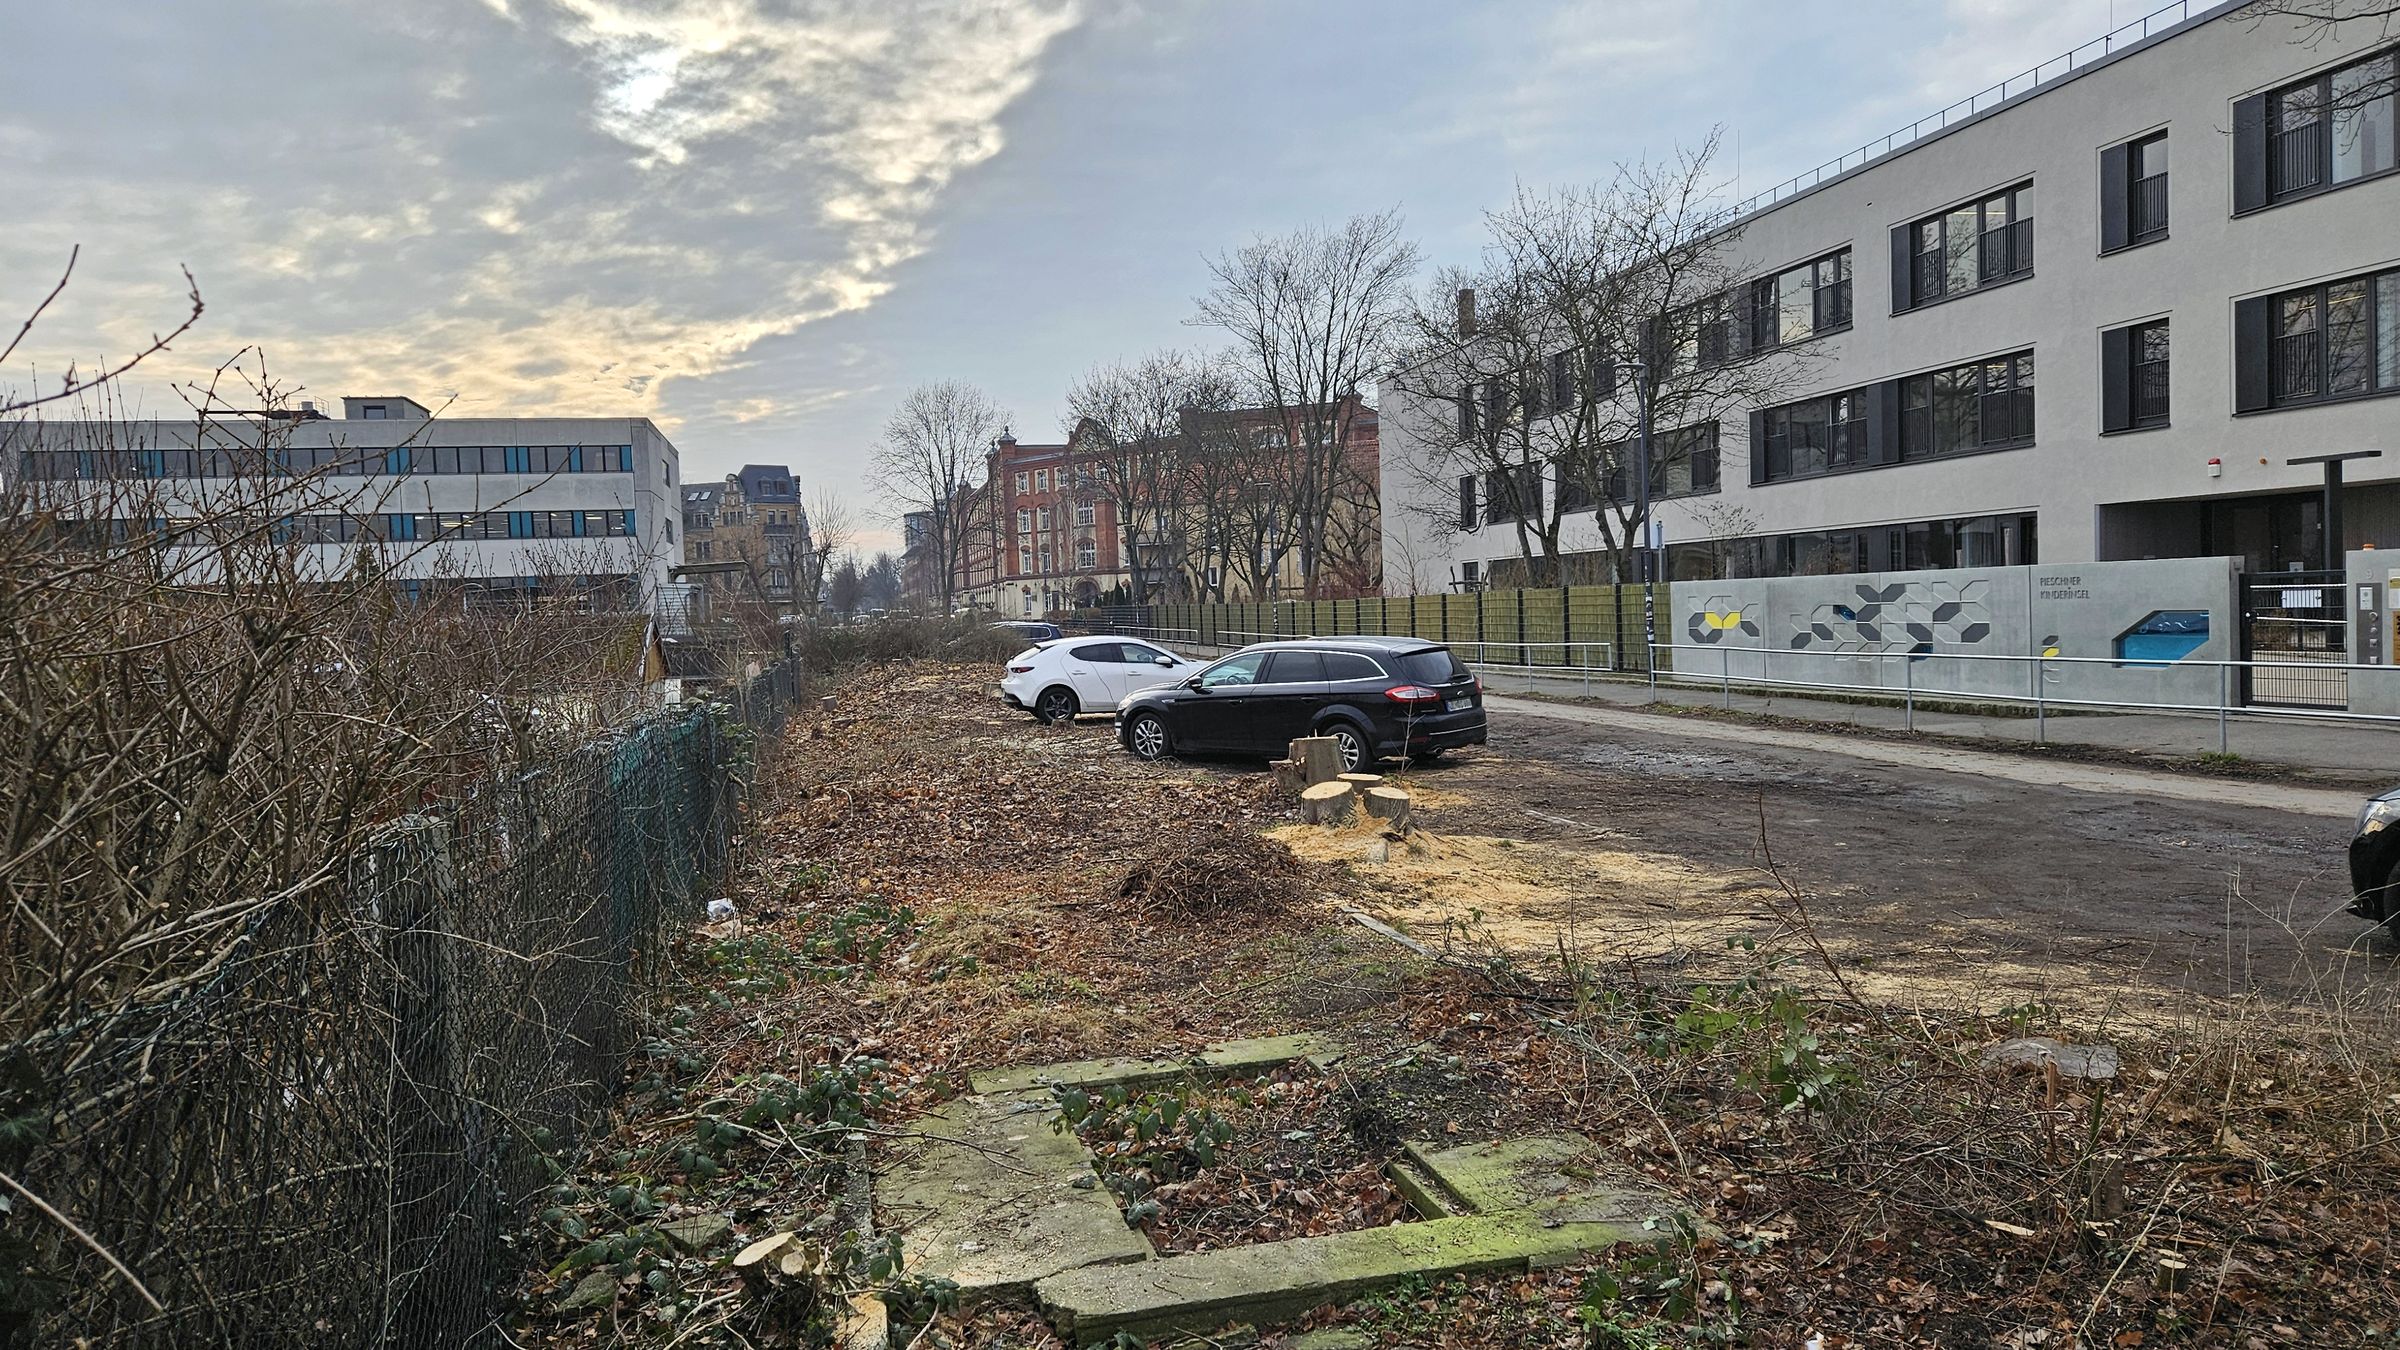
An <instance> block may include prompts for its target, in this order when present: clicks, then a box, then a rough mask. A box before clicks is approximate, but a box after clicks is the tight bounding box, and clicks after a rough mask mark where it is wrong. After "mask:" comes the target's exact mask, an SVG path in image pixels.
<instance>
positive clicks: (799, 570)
mask: <svg viewBox="0 0 2400 1350" xmlns="http://www.w3.org/2000/svg"><path fill="white" fill-rule="evenodd" d="M683 532H684V549H683V556H684V566H683V575H684V576H685V577H686V578H687V579H689V580H690V581H692V582H694V583H696V584H698V585H700V586H701V587H703V588H704V589H705V590H706V591H707V593H708V596H709V600H710V602H711V603H712V604H713V605H714V606H715V607H716V609H717V610H718V612H724V608H725V606H726V605H728V604H733V603H754V604H761V605H764V606H766V607H767V608H768V609H769V610H770V611H772V612H774V613H776V614H779V615H780V614H795V613H799V612H801V611H802V610H804V609H808V608H810V607H812V606H813V605H814V604H815V602H816V599H817V597H816V596H815V595H814V594H808V593H804V592H806V591H807V590H808V588H809V585H810V583H811V582H812V581H813V578H812V576H811V575H810V573H811V568H810V543H809V532H808V512H807V511H806V510H805V509H803V508H802V507H801V505H800V488H799V479H797V478H795V477H794V476H793V475H792V471H791V469H790V467H789V466H786V465H782V464H745V465H743V466H742V468H741V471H740V472H739V473H729V474H727V475H725V479H724V481H723V482H722V483H703V484H696V485H687V486H686V487H685V488H684V489H683Z"/></svg>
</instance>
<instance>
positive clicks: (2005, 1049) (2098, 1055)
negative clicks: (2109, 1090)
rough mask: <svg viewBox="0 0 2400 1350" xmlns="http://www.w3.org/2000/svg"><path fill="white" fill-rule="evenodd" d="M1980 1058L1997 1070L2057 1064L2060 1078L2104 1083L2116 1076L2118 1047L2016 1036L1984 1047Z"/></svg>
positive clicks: (2040, 1037)
mask: <svg viewBox="0 0 2400 1350" xmlns="http://www.w3.org/2000/svg"><path fill="white" fill-rule="evenodd" d="M1981 1058H1982V1060H1983V1062H1984V1063H1985V1064H1987V1065H1991V1066H1993V1067H1996V1068H2007V1069H2040V1068H2043V1067H2045V1066H2049V1065H2056V1066H2057V1067H2058V1076H2059V1077H2061V1078H2080V1079H2083V1080H2085V1081H2086V1082H2106V1081H2108V1080H2110V1079H2112V1078H2115V1077H2116V1076H2117V1047H2115V1046H2113V1045H2074V1044H2070V1043H2068V1042H2066V1041H2059V1040H2053V1039H2051V1038H2050V1037H2048V1036H2019V1037H2017V1038H2016V1039H2014V1040H2007V1041H2001V1042H1999V1043H1998V1044H1996V1045H1989V1046H1986V1047H1984V1050H1983V1054H1982V1056H1981Z"/></svg>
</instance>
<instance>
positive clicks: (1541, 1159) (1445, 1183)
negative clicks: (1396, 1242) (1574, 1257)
mask: <svg viewBox="0 0 2400 1350" xmlns="http://www.w3.org/2000/svg"><path fill="white" fill-rule="evenodd" d="M1401 1161H1402V1162H1404V1163H1409V1164H1414V1165H1415V1166H1416V1167H1417V1168H1418V1169H1420V1170H1421V1171H1422V1172H1423V1173H1424V1174H1425V1175H1427V1176H1429V1177H1431V1178H1432V1179H1433V1180H1434V1181H1435V1182H1436V1183H1438V1184H1439V1186H1440V1188H1441V1190H1442V1191H1443V1192H1446V1193H1447V1196H1448V1198H1449V1199H1451V1200H1452V1201H1454V1202H1455V1203H1454V1204H1453V1205H1452V1206H1451V1208H1453V1210H1454V1211H1456V1212H1464V1213H1473V1214H1500V1213H1506V1212H1508V1211H1512V1210H1524V1211H1528V1212H1531V1213H1533V1214H1536V1215H1539V1216H1541V1217H1543V1218H1546V1219H1551V1220H1556V1221H1560V1222H1570V1223H1615V1224H1622V1223H1633V1224H1639V1223H1640V1222H1641V1221H1642V1220H1644V1219H1646V1218H1649V1217H1651V1216H1653V1215H1656V1214H1661V1213H1664V1212H1665V1211H1666V1210H1668V1209H1670V1208H1672V1207H1673V1205H1672V1202H1671V1201H1670V1200H1669V1199H1668V1198H1667V1197H1665V1196H1663V1195H1660V1194H1657V1193H1656V1192H1654V1191H1653V1190H1652V1189H1651V1188H1650V1187H1649V1186H1648V1185H1647V1184H1646V1183H1645V1182H1644V1181H1643V1180H1642V1179H1641V1178H1640V1177H1639V1176H1637V1175H1635V1174H1634V1173H1632V1172H1630V1171H1627V1170H1626V1169H1624V1168H1622V1167H1618V1166H1617V1165H1615V1164H1613V1163H1611V1162H1609V1161H1608V1159H1607V1157H1606V1156H1605V1155H1603V1154H1602V1153H1601V1152H1600V1149H1599V1147H1598V1146H1597V1145H1595V1144H1593V1143H1592V1141H1591V1140H1589V1139H1586V1138H1584V1137H1583V1136H1582V1135H1579V1134H1534V1135H1523V1136H1520V1137H1518V1138H1515V1139H1501V1140H1495V1141H1493V1142H1491V1143H1484V1144H1461V1145H1456V1146H1453V1147H1448V1148H1439V1147H1436V1146H1434V1145H1432V1144H1427V1143H1412V1144H1409V1145H1408V1146H1406V1147H1405V1148H1404V1149H1403V1150H1402V1151H1401Z"/></svg>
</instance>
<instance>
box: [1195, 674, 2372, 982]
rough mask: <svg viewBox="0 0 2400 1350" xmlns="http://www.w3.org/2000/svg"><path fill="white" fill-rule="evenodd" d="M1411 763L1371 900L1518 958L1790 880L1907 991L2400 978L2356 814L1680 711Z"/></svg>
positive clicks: (1624, 944) (1709, 911)
mask: <svg viewBox="0 0 2400 1350" xmlns="http://www.w3.org/2000/svg"><path fill="white" fill-rule="evenodd" d="M1214 767H1216V768H1217V769H1218V770H1220V771H1222V772H1225V773H1228V774H1240V773H1243V772H1245V771H1246V769H1247V766H1246V765H1244V764H1242V763H1240V762H1238V761H1224V762H1219V763H1217V764H1216V765H1215V766H1214ZM1407 781H1408V782H1409V783H1410V784H1411V785H1412V786H1413V787H1415V788H1416V789H1417V790H1418V792H1419V793H1420V797H1421V801H1420V806H1421V811H1420V819H1421V822H1422V823H1423V824H1424V826H1425V827H1426V828H1427V829H1428V830H1429V831H1430V832H1431V834H1432V842H1431V843H1430V845H1429V847H1427V848H1425V849H1421V850H1419V851H1416V852H1414V853H1411V854H1409V855H1407V856H1398V857H1394V858H1393V859H1392V860H1391V861H1390V862H1389V863H1388V864H1387V865H1384V866H1380V867H1377V866H1367V867H1362V868H1361V869H1360V874H1361V876H1362V877H1363V878H1364V879H1365V880H1366V882H1367V884H1368V886H1369V888H1370V891H1371V893H1372V894H1373V896H1374V907H1375V908H1376V910H1377V911H1378V912H1379V913H1382V914H1384V915H1385V916H1387V917H1390V918H1392V919H1394V920H1395V921H1399V922H1403V923H1405V924H1407V925H1408V926H1410V927H1411V928H1412V931H1417V930H1423V929H1426V928H1433V929H1437V930H1438V929H1440V928H1442V927H1443V926H1444V925H1445V924H1448V925H1451V926H1453V927H1454V928H1455V929H1457V930H1459V936H1460V937H1461V938H1462V939H1470V940H1471V939H1472V938H1473V937H1474V936H1477V935H1479V936H1480V937H1482V938H1483V939H1484V940H1489V941H1496V942H1498V943H1500V944H1501V945H1503V946H1506V947H1508V948H1509V949H1511V950H1513V951H1518V952H1527V951H1531V952H1541V951H1545V950H1550V949H1553V948H1554V947H1555V946H1556V945H1557V943H1558V942H1560V941H1561V940H1564V941H1566V942H1567V943H1569V944H1570V945H1571V946H1574V947H1577V948H1579V949H1581V950H1583V951H1585V952H1587V953H1589V954H1590V955H1592V956H1593V957H1594V958H1596V959H1603V960H1618V961H1623V960H1634V961H1641V960H1652V961H1656V960H1661V959H1672V960H1677V961H1684V960H1689V959H1691V958H1692V956H1693V954H1694V952H1695V951H1698V950H1705V949H1708V948H1716V947H1721V946H1722V945H1723V944H1724V942H1725V941H1726V940H1728V939H1734V940H1741V939H1748V940H1752V941H1763V940H1767V939H1769V938H1770V937H1772V936H1773V935H1775V934H1777V933H1779V932H1783V931H1786V930H1787V929H1788V928H1789V926H1790V924H1791V923H1792V922H1793V920H1794V918H1795V913H1794V906H1793V905H1792V904H1791V903H1790V899H1789V897H1788V896H1787V894H1786V891H1787V886H1786V883H1788V885H1789V888H1790V889H1796V890H1798V891H1801V892H1803V893H1805V896H1806V901H1805V909H1806V913H1807V916H1808V918H1809V919H1810V920H1812V921H1813V926H1814V928H1815V931H1816V932H1817V934H1818V936H1819V937H1820V938H1821V939H1822V940H1823V941H1824V943H1825V945H1826V946H1827V947H1828V948H1829V949H1830V951H1831V952H1832V953H1833V954H1834V955H1835V956H1837V957H1838V958H1839V959H1840V960H1841V962H1842V964H1843V965H1844V966H1845V967H1847V968H1848V969H1849V971H1850V973H1851V976H1852V978H1853V979H1854V980H1855V981H1856V982H1857V984H1858V986H1859V987H1860V988H1861V989H1863V990H1866V991H1869V992H1872V993H1873V994H1875V995H1876V996H1877V997H1883V998H1890V999H1893V1000H1895V1001H1899V1002H1904V1003H1906V1002H1929V1003H1933V1004H1936V1005H1940V1006H1949V1007H1973V1008H1983V1009H1991V1008H1998V1007H2005V1006H2012V1005H2022V1004H2027V1003H2035V1002H2040V1003H2046V1004H2054V1005H2064V1006H2074V1007H2078V1008H2080V1009H2085V1010H2095V1009H2099V1008H2107V1009H2112V1010H2116V1011H2122V1012H2127V1013H2137V1014H2143V1015H2146V1016H2155V1015H2161V1014H2180V1013H2188V1012H2190V1011H2191V1010H2193V1009H2194V1008H2195V1007H2200V1006H2204V1005H2202V1004H2196V1003H2195V1002H2194V1000H2193V998H2192V997H2191V996H2192V995H2202V996H2206V997H2209V998H2214V997H2221V996H2225V995H2229V994H2245V993H2257V994H2260V995H2264V996H2267V997H2270V998H2276V999H2285V998H2311V999H2321V998H2325V997H2328V996H2339V997H2341V998H2344V999H2346V1000H2352V1001H2367V1002H2374V1001H2383V1000H2388V999H2389V998H2390V996H2391V994H2392V992H2393V991H2394V989H2395V987H2396V986H2395V980H2396V977H2400V968H2396V962H2400V946H2395V944H2394V943H2393V941H2392V940H2391V938H2390V937H2389V936H2388V935H2386V934H2384V933H2382V932H2381V931H2379V930H2377V929H2375V928H2373V927H2372V926H2370V925H2368V924H2366V923H2363V922H2361V921H2359V920H2357V919H2356V918H2354V917H2352V916H2350V915H2348V914H2346V913H2344V912H2343V906H2344V905H2345V904H2346V903H2347V900H2348V892H2347V874H2346V873H2345V872H2344V871H2343V866H2342V858H2343V855H2342V848H2343V845H2344V844H2345V842H2346V841H2347V838H2348V833H2349V830H2348V825H2349V822H2348V821H2347V820H2331V819H2323V818H2318V817H2314V816H2309V815H2303V814H2298V813H2294V812H2290V811H2282V810H2268V809H2243V808H2236V807H2230V806H2217V805H2209V804H2204V803H2194V802H2185V801H2176V800H2169V799H2161V798H2153V797H2148V796H2142V795H2133V794H2116V793H2102V792H2086V791H2075V790H2069V789H2064V788H2055V787H2045V786H2039V785H2031V784H2025V783H2018V782H2009V781H2003V780H1988V779H1983V778H1979V777H1976V776H1974V775H1972V774H1966V773H1944V772H1934V771H1928V770H1918V769H1909V768H1903V767H1899V766H1895V765H1890V764H1879V763H1866V762H1862V761H1858V760H1853V759H1849V758H1847V757H1844V756H1840V755H1835V754H1823V755H1813V756H1812V755H1803V754H1800V753H1795V752H1793V751H1790V750H1785V749H1778V748H1759V749H1755V750H1738V749H1734V748H1730V747H1726V746H1724V745H1723V744H1722V743H1710V742H1707V741H1696V740H1690V739H1685V738H1679V737H1678V736H1677V735H1676V734H1675V725H1674V722H1673V721H1672V720H1670V719H1663V718H1662V719H1659V729H1658V730H1657V731H1656V732H1653V733H1642V732H1630V731H1625V730H1621V729H1618V728H1614V727H1611V728H1596V727H1590V726H1584V725H1578V724H1575V723H1570V722H1566V721H1559V720H1550V719H1541V718H1533V717H1522V716H1519V717H1511V718H1506V719H1502V720H1500V721H1499V723H1498V725H1497V726H1496V727H1495V730H1494V734H1493V743H1492V745H1491V746H1490V747H1489V748H1487V749H1483V750H1471V751H1468V752H1466V753H1464V754H1462V755H1460V756H1457V757H1455V758H1453V759H1450V760H1446V761H1444V762H1442V763H1440V764H1438V765H1435V766H1432V767H1429V768H1424V769H1418V770H1414V771H1412V772H1411V773H1410V774H1409V775H1407ZM1294 842H1296V843H1298V844H1299V846H1300V847H1302V848H1303V850H1304V851H1307V852H1309V853H1310V855H1311V856H1320V857H1328V858H1340V859H1344V860H1350V859H1355V858H1356V857H1357V856H1358V850H1357V849H1356V848H1354V847H1351V846H1349V845H1346V844H1343V843H1341V842H1339V841H1337V840H1334V839H1328V838H1319V839H1317V840H1316V841H1315V842H1314V843H1310V842H1307V841H1306V840H1305V839H1295V840H1294ZM1770 864H1771V866H1770ZM1778 873H1779V874H1780V878H1779V877H1778V876H1777V875H1776V874H1778ZM1467 930H1472V932H1471V933H1470V932H1469V931H1467Z"/></svg>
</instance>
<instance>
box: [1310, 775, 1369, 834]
mask: <svg viewBox="0 0 2400 1350" xmlns="http://www.w3.org/2000/svg"><path fill="white" fill-rule="evenodd" d="M1357 801H1358V794H1357V793H1355V792H1352V791H1351V790H1350V785H1349V784H1348V783H1312V784H1310V785H1309V786H1308V787H1307V788H1306V789H1305V790H1303V791H1302V792H1301V794H1300V819H1302V820H1304V821H1307V822H1308V823H1309V824H1311V825H1339V824H1341V823H1342V822H1343V821H1345V820H1348V819H1349V818H1350V813H1351V811H1352V810H1353V809H1354V808H1355V806H1356V804H1357Z"/></svg>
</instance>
